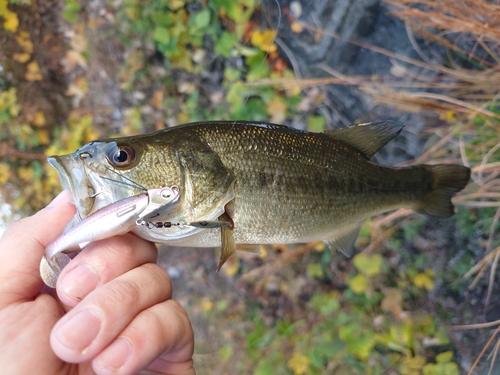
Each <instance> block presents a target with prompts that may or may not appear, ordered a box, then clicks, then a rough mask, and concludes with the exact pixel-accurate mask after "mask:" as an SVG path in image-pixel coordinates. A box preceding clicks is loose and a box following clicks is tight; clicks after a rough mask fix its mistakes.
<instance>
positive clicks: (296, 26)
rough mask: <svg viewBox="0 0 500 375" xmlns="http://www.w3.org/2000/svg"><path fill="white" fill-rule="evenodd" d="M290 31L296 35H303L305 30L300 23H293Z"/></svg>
mask: <svg viewBox="0 0 500 375" xmlns="http://www.w3.org/2000/svg"><path fill="white" fill-rule="evenodd" d="M290 30H292V32H294V33H297V34H298V33H301V32H302V31H303V30H304V27H303V26H302V24H301V23H300V22H299V21H293V22H292V24H291V25H290Z"/></svg>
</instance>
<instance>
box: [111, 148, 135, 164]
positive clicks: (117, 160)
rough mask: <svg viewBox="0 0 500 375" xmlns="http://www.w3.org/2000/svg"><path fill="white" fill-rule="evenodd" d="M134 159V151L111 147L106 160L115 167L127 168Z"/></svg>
mask: <svg viewBox="0 0 500 375" xmlns="http://www.w3.org/2000/svg"><path fill="white" fill-rule="evenodd" d="M134 159H135V152H134V149H133V148H132V147H130V146H117V147H113V149H112V150H111V151H109V152H108V160H109V162H110V163H111V164H113V165H114V166H115V167H127V166H129V165H130V164H132V162H133V161H134Z"/></svg>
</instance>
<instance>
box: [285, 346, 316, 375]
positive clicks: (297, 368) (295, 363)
mask: <svg viewBox="0 0 500 375" xmlns="http://www.w3.org/2000/svg"><path fill="white" fill-rule="evenodd" d="M310 365H311V358H309V357H308V356H306V355H304V354H302V353H301V352H300V351H298V350H294V351H293V355H292V357H291V358H290V359H289V360H288V362H287V366H288V368H290V369H291V370H292V371H293V373H294V375H302V374H307V373H308V371H309V366H310Z"/></svg>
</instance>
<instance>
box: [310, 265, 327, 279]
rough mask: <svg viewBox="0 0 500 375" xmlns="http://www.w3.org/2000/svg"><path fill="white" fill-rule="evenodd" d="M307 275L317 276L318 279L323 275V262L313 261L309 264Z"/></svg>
mask: <svg viewBox="0 0 500 375" xmlns="http://www.w3.org/2000/svg"><path fill="white" fill-rule="evenodd" d="M306 273H307V276H310V277H316V278H318V279H320V278H322V277H323V270H322V269H321V264H319V263H312V264H308V265H307V271H306Z"/></svg>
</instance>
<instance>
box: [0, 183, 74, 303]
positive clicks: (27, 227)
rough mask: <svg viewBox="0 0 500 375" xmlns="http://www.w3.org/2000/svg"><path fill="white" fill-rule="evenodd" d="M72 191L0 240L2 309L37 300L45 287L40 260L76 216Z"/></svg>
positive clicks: (25, 220)
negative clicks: (41, 275) (36, 297)
mask: <svg viewBox="0 0 500 375" xmlns="http://www.w3.org/2000/svg"><path fill="white" fill-rule="evenodd" d="M70 200H71V196H70V194H69V192H68V191H66V190H65V191H63V192H62V193H61V194H59V195H58V196H57V197H56V198H55V199H54V200H53V201H52V202H51V203H50V204H49V205H48V206H47V207H45V208H44V209H42V210H41V211H39V212H38V213H36V214H35V215H33V216H30V217H27V218H25V219H22V220H20V221H18V222H16V223H14V224H12V225H11V226H10V227H9V228H7V230H6V231H5V233H4V234H3V236H2V238H1V239H0V308H3V307H5V306H6V305H9V304H11V303H14V302H20V301H24V300H29V299H32V298H33V297H35V296H36V295H37V294H38V293H39V292H40V290H41V289H42V287H43V285H44V284H43V281H42V279H41V277H40V270H39V266H40V260H41V259H42V256H43V253H44V251H45V247H46V246H47V245H48V244H49V243H50V242H51V241H53V240H54V239H55V238H56V237H57V236H59V235H60V234H61V232H62V230H63V229H64V226H65V225H66V224H67V223H68V222H69V220H70V219H71V217H72V216H74V215H75V212H76V210H75V206H73V205H72V204H70V203H69V202H70Z"/></svg>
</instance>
